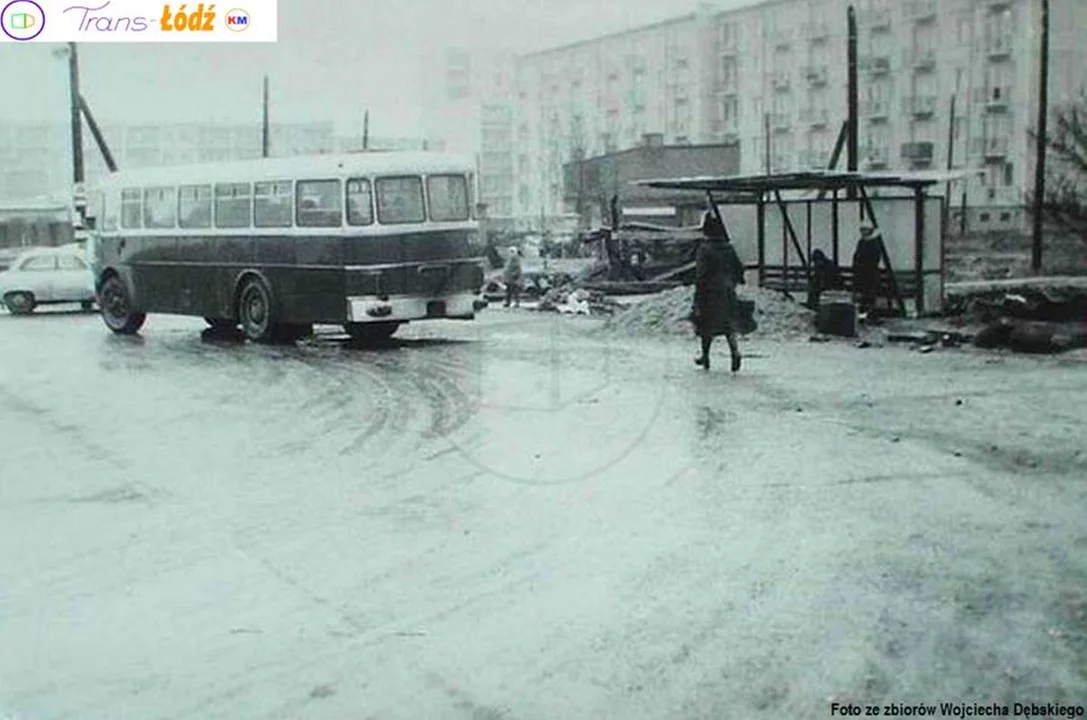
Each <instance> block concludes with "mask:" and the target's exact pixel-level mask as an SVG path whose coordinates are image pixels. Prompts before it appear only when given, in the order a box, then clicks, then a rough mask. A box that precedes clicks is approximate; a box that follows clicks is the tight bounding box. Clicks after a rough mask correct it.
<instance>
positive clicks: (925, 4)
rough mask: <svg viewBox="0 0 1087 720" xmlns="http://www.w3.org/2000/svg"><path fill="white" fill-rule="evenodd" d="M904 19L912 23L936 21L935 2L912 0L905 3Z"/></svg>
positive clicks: (933, 0)
mask: <svg viewBox="0 0 1087 720" xmlns="http://www.w3.org/2000/svg"><path fill="white" fill-rule="evenodd" d="M906 17H908V18H909V19H910V20H913V21H914V22H933V21H934V20H936V0H912V1H911V2H908V3H906Z"/></svg>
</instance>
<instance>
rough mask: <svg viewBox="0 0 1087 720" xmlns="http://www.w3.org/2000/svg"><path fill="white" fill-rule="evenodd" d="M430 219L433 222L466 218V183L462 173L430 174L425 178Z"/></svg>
mask: <svg viewBox="0 0 1087 720" xmlns="http://www.w3.org/2000/svg"><path fill="white" fill-rule="evenodd" d="M426 192H427V200H429V203H428V206H429V208H430V219H431V220H433V221H435V222H443V221H445V222H449V221H454V220H467V219H468V218H469V217H470V212H471V211H470V209H469V208H468V183H466V182H465V181H464V176H463V175H431V176H430V177H428V178H427V179H426Z"/></svg>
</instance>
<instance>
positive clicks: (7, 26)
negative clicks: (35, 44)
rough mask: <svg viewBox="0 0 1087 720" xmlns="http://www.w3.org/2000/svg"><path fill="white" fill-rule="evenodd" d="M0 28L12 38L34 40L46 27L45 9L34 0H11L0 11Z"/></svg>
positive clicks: (23, 40)
mask: <svg viewBox="0 0 1087 720" xmlns="http://www.w3.org/2000/svg"><path fill="white" fill-rule="evenodd" d="M0 29H3V31H4V34H5V35H7V36H8V37H9V38H11V39H12V40H18V41H19V42H26V41H27V40H33V39H34V38H36V37H38V36H39V35H41V33H42V30H44V29H45V11H44V10H42V6H41V5H39V4H38V3H36V2H34V0H11V2H9V3H8V4H7V5H5V6H4V10H3V12H0Z"/></svg>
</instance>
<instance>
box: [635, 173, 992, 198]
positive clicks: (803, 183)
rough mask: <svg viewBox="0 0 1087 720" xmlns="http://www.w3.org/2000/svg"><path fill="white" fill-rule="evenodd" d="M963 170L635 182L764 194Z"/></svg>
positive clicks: (929, 177)
mask: <svg viewBox="0 0 1087 720" xmlns="http://www.w3.org/2000/svg"><path fill="white" fill-rule="evenodd" d="M969 174H970V173H967V172H964V171H947V172H945V171H920V172H918V171H914V172H837V171H823V170H817V171H810V172H796V173H785V174H780V175H705V176H700V177H676V178H656V179H647V180H634V181H632V184H634V185H642V186H646V187H652V188H658V189H662V190H699V191H703V192H727V193H764V192H775V191H786V190H827V191H832V190H845V189H848V188H850V187H853V188H860V187H863V188H908V189H911V190H917V189H920V188H926V187H929V186H931V185H939V184H944V183H948V182H951V181H953V180H958V179H960V178H963V177H966V176H967V175H969Z"/></svg>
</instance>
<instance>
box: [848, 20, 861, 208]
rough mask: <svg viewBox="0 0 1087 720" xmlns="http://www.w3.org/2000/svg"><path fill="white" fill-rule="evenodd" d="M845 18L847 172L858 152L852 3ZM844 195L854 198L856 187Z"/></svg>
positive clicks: (854, 166)
mask: <svg viewBox="0 0 1087 720" xmlns="http://www.w3.org/2000/svg"><path fill="white" fill-rule="evenodd" d="M847 19H848V23H849V41H848V47H847V48H846V60H847V65H846V68H847V71H848V82H847V93H848V98H847V103H848V108H849V119H848V126H849V133H848V135H847V137H846V162H847V165H846V169H848V170H849V172H857V154H858V139H857V136H858V125H859V123H858V117H857V116H858V108H857V94H858V90H857V11H856V10H855V9H854V8H853V6H852V5H850V6H849V11H848V13H847ZM846 197H848V198H849V199H850V200H855V199H856V197H857V189H856V188H855V187H853V186H852V185H850V186H849V188H847V190H846Z"/></svg>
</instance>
